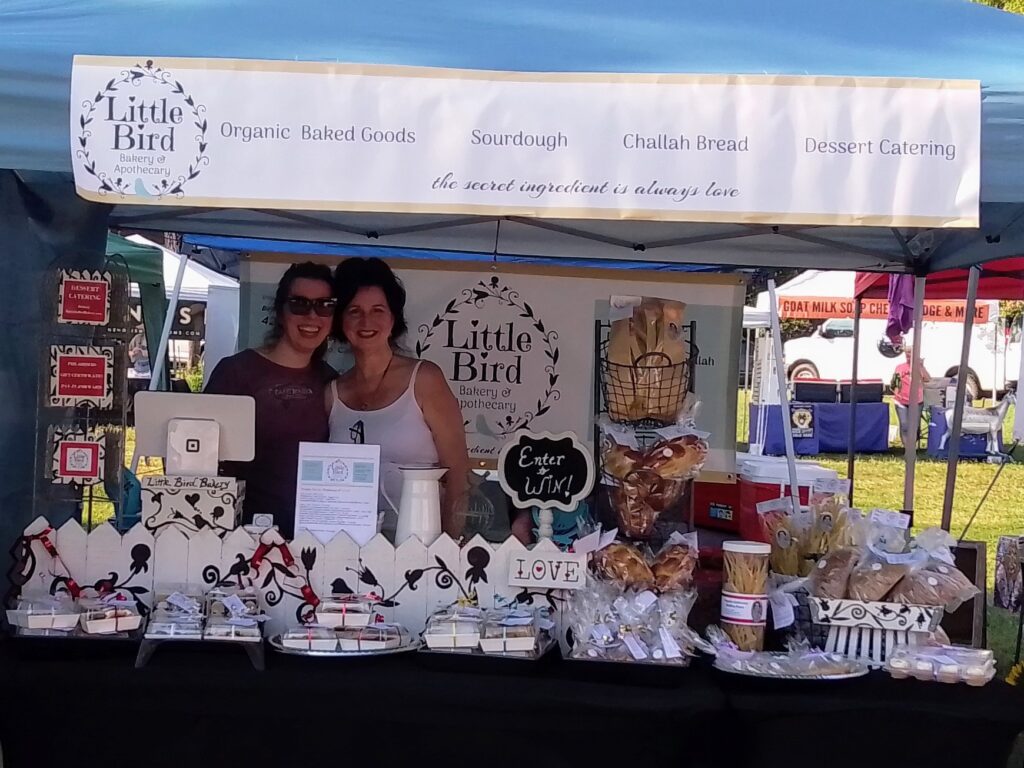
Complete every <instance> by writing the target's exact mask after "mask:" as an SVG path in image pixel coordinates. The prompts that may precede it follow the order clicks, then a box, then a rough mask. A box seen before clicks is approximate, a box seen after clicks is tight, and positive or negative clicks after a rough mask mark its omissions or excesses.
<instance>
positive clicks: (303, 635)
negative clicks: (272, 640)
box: [281, 624, 338, 651]
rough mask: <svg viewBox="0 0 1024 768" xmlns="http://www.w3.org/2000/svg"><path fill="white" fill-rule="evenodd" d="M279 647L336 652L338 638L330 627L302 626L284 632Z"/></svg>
mask: <svg viewBox="0 0 1024 768" xmlns="http://www.w3.org/2000/svg"><path fill="white" fill-rule="evenodd" d="M281 645H283V646H284V647H285V648H292V649H294V650H297V651H336V650H338V636H337V634H336V633H335V631H334V630H333V629H331V628H330V627H321V626H317V625H313V624H302V625H300V626H295V627H290V628H288V629H287V630H285V632H284V633H282V635H281Z"/></svg>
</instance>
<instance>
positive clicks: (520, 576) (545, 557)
mask: <svg viewBox="0 0 1024 768" xmlns="http://www.w3.org/2000/svg"><path fill="white" fill-rule="evenodd" d="M586 580H587V555H586V553H581V552H557V551H555V552H550V551H547V550H543V551H540V550H534V551H532V552H523V553H522V554H517V555H512V556H511V557H510V558H509V561H508V584H509V586H510V587H536V588H537V589H581V588H582V587H583V585H584V584H585V583H586Z"/></svg>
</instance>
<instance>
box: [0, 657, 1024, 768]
mask: <svg viewBox="0 0 1024 768" xmlns="http://www.w3.org/2000/svg"><path fill="white" fill-rule="evenodd" d="M12 646H14V643H11V642H7V643H3V645H2V647H0V684H2V686H3V691H4V695H3V696H2V697H0V708H2V709H0V743H2V745H3V750H4V766H5V768H22V766H31V767H32V768H44V767H45V766H50V765H54V766H56V765H61V766H66V765H85V764H88V765H103V766H121V765H124V766H132V768H138V766H146V767H147V768H148V767H149V766H163V765H168V766H171V765H173V766H183V765H188V766H190V768H191V767H192V766H217V767H218V768H223V766H263V765H275V766H282V765H287V766H301V765H307V764H308V765H318V764H327V763H321V762H320V761H321V759H327V760H330V761H331V762H330V764H333V765H336V764H339V763H340V762H344V763H346V764H358V763H356V762H355V761H357V760H360V759H362V758H370V759H371V760H373V763H370V764H375V765H402V766H406V765H408V766H421V765H422V766H446V767H448V766H451V767H453V768H454V767H456V766H473V768H490V766H507V765H529V766H580V765H584V766H588V765H645V766H655V765H672V766H686V765H694V766H716V765H722V766H742V765H758V766H762V767H770V766H776V765H778V766H785V767H786V768H792V766H793V765H799V764H801V763H804V764H822V765H825V764H827V765H829V766H845V765H850V766H857V768H864V766H866V765H878V766H882V765H900V766H906V767H907V768H909V767H910V766H918V765H922V766H927V767H928V768H942V766H947V765H948V766H963V765H970V766H972V768H974V767H975V766H978V767H980V766H999V767H1000V768H1002V766H1005V765H1006V756H1007V755H1008V754H1009V752H1010V749H1011V745H1012V743H1013V741H1014V739H1015V738H1016V736H1017V734H1018V733H1019V732H1020V731H1021V730H1022V729H1024V707H1022V706H1021V703H1022V702H1024V691H1017V690H1015V689H1012V688H1010V687H1009V686H1007V685H1005V684H1003V683H1001V682H992V683H990V684H989V685H988V686H986V687H985V688H981V689H972V688H967V687H966V686H962V685H961V686H945V685H941V684H938V683H935V684H924V683H918V682H915V681H895V680H890V679H889V678H888V677H887V676H885V675H884V674H882V673H875V674H873V675H872V676H870V677H869V678H867V679H864V680H857V681H847V682H841V683H793V682H776V681H761V680H747V679H742V678H734V677H731V676H727V675H725V674H724V673H720V672H717V671H714V670H711V669H709V668H707V667H706V666H704V665H698V666H696V667H694V668H692V669H689V670H685V671H679V670H675V671H672V670H668V671H666V677H667V679H669V680H671V681H673V684H672V685H670V686H668V687H649V686H645V685H630V684H625V683H623V682H621V681H620V682H611V681H609V680H601V679H600V678H602V677H604V675H605V670H604V669H602V668H603V667H604V665H603V664H586V663H580V662H565V661H562V662H558V661H557V660H555V662H554V663H550V664H544V665H543V667H542V668H538V667H532V666H529V665H527V666H525V667H519V666H515V665H518V662H511V664H512V665H514V666H511V667H509V669H516V670H525V672H523V671H520V672H511V673H509V674H495V673H493V672H489V673H482V672H477V673H460V672H454V671H445V670H439V669H435V668H433V667H431V666H426V663H427V660H426V659H424V658H423V657H417V656H416V655H405V656H393V657H387V658H379V659H372V660H360V661H357V660H344V661H339V660H312V659H301V658H293V657H284V656H280V655H278V654H268V658H267V670H266V671H265V672H263V673H259V672H254V671H253V670H252V668H251V667H250V666H249V665H248V661H247V660H246V659H245V657H244V654H231V653H216V652H212V649H195V650H187V651H186V650H182V651H181V652H179V653H175V652H173V651H171V650H170V649H168V652H167V653H166V655H163V656H158V657H157V658H155V659H154V661H153V663H152V664H151V665H150V666H149V667H147V668H146V669H143V670H135V669H133V668H132V653H131V652H130V650H129V649H125V651H124V652H123V653H114V654H109V655H107V656H106V657H104V658H84V657H78V658H75V657H68V658H56V657H55V658H49V659H46V660H43V659H38V658H23V655H24V654H23V649H22V648H14V647H12ZM90 650H91V649H90ZM51 655H52V654H51ZM644 671H649V670H644ZM673 672H675V674H672V673H673ZM680 672H681V674H680ZM86 756H87V758H88V759H87V760H86V759H85V758H86ZM339 758H340V759H339Z"/></svg>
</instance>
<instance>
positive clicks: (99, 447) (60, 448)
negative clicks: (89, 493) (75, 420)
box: [51, 429, 106, 485]
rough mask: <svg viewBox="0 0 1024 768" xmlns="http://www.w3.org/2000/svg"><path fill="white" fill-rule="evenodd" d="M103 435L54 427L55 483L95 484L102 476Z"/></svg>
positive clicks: (53, 460)
mask: <svg viewBox="0 0 1024 768" xmlns="http://www.w3.org/2000/svg"><path fill="white" fill-rule="evenodd" d="M103 443H104V440H103V436H102V435H99V436H95V435H93V434H91V433H90V434H88V435H87V434H86V433H85V432H82V431H81V430H69V431H67V432H65V431H63V430H60V429H58V430H55V431H54V435H53V458H52V463H51V467H52V480H53V482H54V483H58V484H67V485H71V484H76V485H95V484H96V483H99V482H102V480H103V461H104V459H105V458H106V451H105V450H104V445H103Z"/></svg>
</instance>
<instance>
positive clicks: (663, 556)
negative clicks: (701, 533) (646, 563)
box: [651, 532, 698, 592]
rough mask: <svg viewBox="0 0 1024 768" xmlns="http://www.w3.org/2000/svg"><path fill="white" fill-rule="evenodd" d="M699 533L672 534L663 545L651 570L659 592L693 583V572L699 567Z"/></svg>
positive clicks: (685, 586)
mask: <svg viewBox="0 0 1024 768" xmlns="http://www.w3.org/2000/svg"><path fill="white" fill-rule="evenodd" d="M697 555H698V548H697V534H696V532H693V533H688V534H686V535H681V534H678V533H674V534H672V536H671V537H670V538H669V540H668V541H667V542H666V543H665V546H664V547H662V549H661V551H660V552H659V553H658V555H657V557H655V558H654V562H653V563H651V571H652V572H653V574H654V585H655V587H656V588H657V590H658V591H659V592H671V591H673V590H680V589H686V588H688V587H689V586H690V585H691V584H693V572H694V570H695V569H696V567H697Z"/></svg>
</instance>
